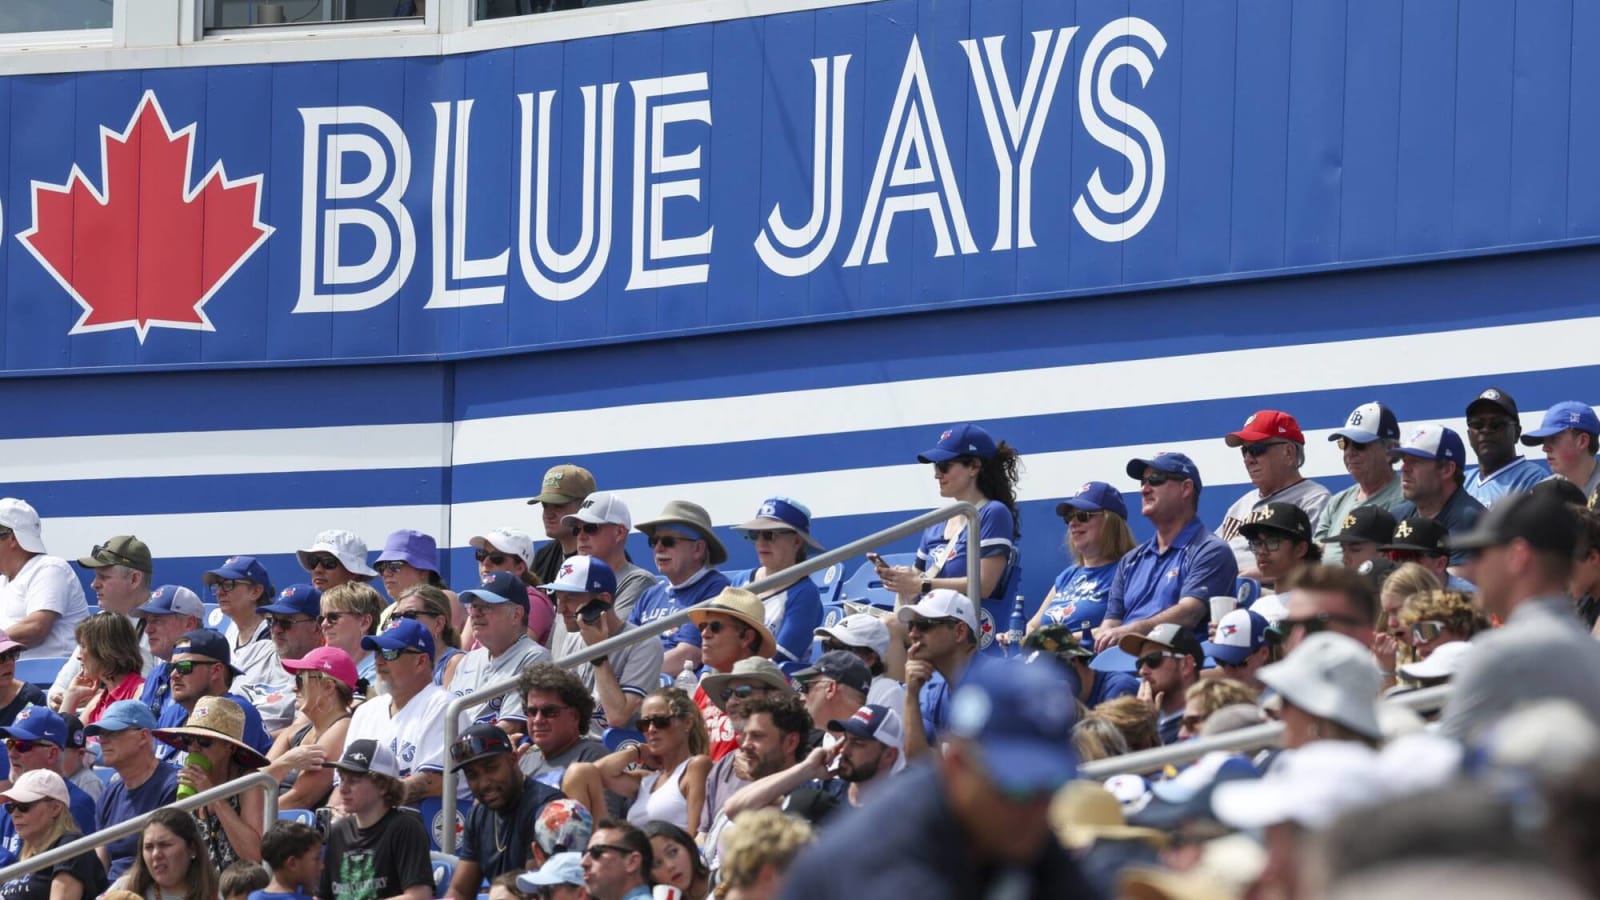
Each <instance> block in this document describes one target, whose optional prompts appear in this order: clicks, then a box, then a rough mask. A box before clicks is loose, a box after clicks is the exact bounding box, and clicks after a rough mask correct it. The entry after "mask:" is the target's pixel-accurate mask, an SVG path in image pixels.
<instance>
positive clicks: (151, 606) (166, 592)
mask: <svg viewBox="0 0 1600 900" xmlns="http://www.w3.org/2000/svg"><path fill="white" fill-rule="evenodd" d="M133 615H134V617H135V618H137V617H139V616H194V617H195V618H196V619H204V618H205V615H206V605H205V604H204V603H202V602H201V601H200V596H199V595H198V594H196V593H195V592H194V591H191V590H189V589H188V588H186V587H184V586H183V585H181V584H163V585H162V586H161V587H158V588H156V589H155V590H153V591H151V592H150V599H149V600H147V601H145V604H144V605H143V606H138V607H135V608H134V610H133Z"/></svg>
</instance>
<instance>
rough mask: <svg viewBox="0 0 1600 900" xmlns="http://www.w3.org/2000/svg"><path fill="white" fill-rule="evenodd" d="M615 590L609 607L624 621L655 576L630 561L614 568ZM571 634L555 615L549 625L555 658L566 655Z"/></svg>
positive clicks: (653, 582) (559, 617) (652, 582)
mask: <svg viewBox="0 0 1600 900" xmlns="http://www.w3.org/2000/svg"><path fill="white" fill-rule="evenodd" d="M616 576H617V592H616V593H615V594H612V595H611V607H612V609H615V610H616V611H617V618H619V619H621V620H623V621H624V622H626V621H627V620H628V614H629V613H631V612H633V604H634V601H636V600H638V599H639V595H640V594H642V593H644V589H645V588H647V587H649V586H650V585H652V584H655V583H656V576H654V575H651V574H650V573H649V572H648V571H646V570H644V569H642V568H640V567H638V566H636V565H634V564H633V563H631V562H625V563H623V564H622V568H620V569H617V570H616ZM568 637H571V634H570V633H569V632H568V631H567V623H566V622H565V621H564V620H563V619H562V618H561V616H559V615H557V616H556V621H555V624H553V625H551V626H550V649H551V650H552V651H554V652H555V654H556V659H560V658H561V657H563V656H565V655H566V651H565V649H563V648H565V647H566V646H567V638H568Z"/></svg>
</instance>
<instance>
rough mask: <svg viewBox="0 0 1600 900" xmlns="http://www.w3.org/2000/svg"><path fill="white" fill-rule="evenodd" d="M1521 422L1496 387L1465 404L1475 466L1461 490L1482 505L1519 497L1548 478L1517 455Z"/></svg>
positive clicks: (1510, 402)
mask: <svg viewBox="0 0 1600 900" xmlns="http://www.w3.org/2000/svg"><path fill="white" fill-rule="evenodd" d="M1520 437H1522V419H1521V416H1520V415H1519V414H1518V413H1517V401H1516V400H1514V399H1512V397H1511V395H1510V394H1508V393H1506V392H1505V391H1502V390H1500V389H1499V388H1493V387H1492V388H1486V389H1485V390H1484V391H1483V393H1481V394H1479V395H1478V396H1477V397H1476V398H1474V399H1473V401H1472V402H1471V403H1468V404H1467V443H1468V444H1470V445H1471V446H1472V455H1473V456H1476V457H1477V458H1478V466H1477V468H1475V469H1473V470H1472V471H1471V472H1468V473H1467V481H1466V484H1463V485H1462V486H1461V488H1462V490H1464V491H1466V492H1467V493H1469V494H1471V495H1472V498H1473V499H1474V500H1477V501H1478V502H1479V503H1482V504H1483V505H1484V506H1493V505H1494V502H1495V501H1496V500H1499V499H1500V498H1501V497H1504V496H1506V495H1507V494H1520V493H1522V492H1524V491H1528V490H1532V489H1533V486H1534V485H1536V484H1538V483H1539V482H1541V481H1543V480H1545V479H1546V478H1549V477H1550V473H1549V472H1547V471H1545V468H1544V466H1541V465H1539V464H1538V463H1536V462H1534V461H1533V460H1531V459H1524V458H1522V457H1520V456H1518V455H1517V438H1520Z"/></svg>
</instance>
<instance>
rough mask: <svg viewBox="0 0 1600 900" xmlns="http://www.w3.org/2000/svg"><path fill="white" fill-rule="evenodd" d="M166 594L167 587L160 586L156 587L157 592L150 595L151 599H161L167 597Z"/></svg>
mask: <svg viewBox="0 0 1600 900" xmlns="http://www.w3.org/2000/svg"><path fill="white" fill-rule="evenodd" d="M166 594H167V589H166V588H164V587H158V588H156V589H155V592H154V593H152V594H151V595H150V599H151V600H160V599H161V598H162V597H165V596H166Z"/></svg>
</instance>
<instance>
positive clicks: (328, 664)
mask: <svg viewBox="0 0 1600 900" xmlns="http://www.w3.org/2000/svg"><path fill="white" fill-rule="evenodd" d="M283 667H284V668H285V669H288V670H289V671H291V672H321V673H323V674H324V675H328V676H330V677H332V678H337V679H339V680H340V681H342V682H344V683H345V685H346V686H347V687H349V688H350V689H351V690H352V691H353V690H355V689H356V678H357V675H356V663H355V660H353V659H351V658H350V654H348V653H346V652H344V651H343V650H340V649H339V648H338V647H318V648H317V649H315V650H313V651H311V652H310V653H307V654H306V655H305V656H302V657H301V658H299V659H286V660H284V661H283Z"/></svg>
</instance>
